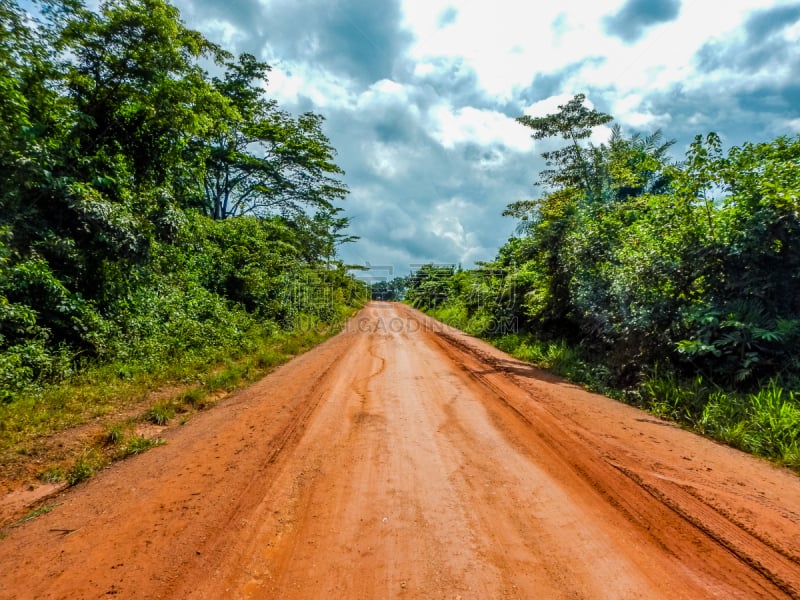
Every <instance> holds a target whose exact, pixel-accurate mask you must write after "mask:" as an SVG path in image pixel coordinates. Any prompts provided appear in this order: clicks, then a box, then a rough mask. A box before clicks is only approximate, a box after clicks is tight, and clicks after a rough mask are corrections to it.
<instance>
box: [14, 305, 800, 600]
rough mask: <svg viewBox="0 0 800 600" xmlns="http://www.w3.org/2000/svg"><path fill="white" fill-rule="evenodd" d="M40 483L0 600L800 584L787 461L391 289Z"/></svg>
mask: <svg viewBox="0 0 800 600" xmlns="http://www.w3.org/2000/svg"><path fill="white" fill-rule="evenodd" d="M168 442H169V443H168V444H167V445H165V446H162V447H159V448H156V449H154V450H152V451H150V452H148V453H146V454H144V455H142V456H139V457H136V458H135V459H132V460H128V461H125V462H123V463H120V464H117V465H115V466H114V467H113V468H110V469H107V470H105V471H104V472H102V473H101V474H99V475H98V476H97V477H95V478H93V479H92V480H91V481H89V482H87V483H86V484H82V485H80V486H78V487H76V488H75V489H73V490H71V491H69V492H68V493H65V494H63V495H62V496H60V497H58V498H56V499H54V502H60V503H61V504H60V505H59V506H57V507H56V508H55V509H54V510H52V512H50V513H48V514H45V515H42V516H41V517H39V518H37V519H35V520H33V521H30V522H28V523H26V524H24V525H22V526H19V527H16V528H13V529H11V530H9V531H8V535H7V537H6V538H5V539H3V540H0V598H3V599H6V598H37V599H39V598H69V599H78V598H111V597H118V598H176V599H183V598H208V599H216V598H288V599H294V598H298V599H299V598H304V599H306V598H312V599H313V598H320V599H322V598H325V599H329V598H462V599H467V598H479V599H487V598H526V599H528V598H544V599H551V598H592V599H594V598H646V599H653V598H670V599H676V598H691V599H697V598H724V599H730V598H800V478H798V477H797V476H795V475H793V474H791V473H789V472H786V471H783V470H780V469H777V468H775V467H773V466H771V465H770V464H767V463H765V462H763V461H760V460H757V459H754V458H751V457H749V456H746V455H744V454H742V453H739V452H737V451H735V450H732V449H730V448H727V447H724V446H720V445H718V444H715V443H713V442H710V441H708V440H705V439H702V438H700V437H698V436H696V435H693V434H691V433H688V432H685V431H682V430H680V429H678V428H677V427H674V426H672V425H669V424H667V423H664V422H662V421H659V420H657V419H654V418H652V417H651V416H649V415H648V414H647V413H643V412H641V411H638V410H635V409H633V408H631V407H628V406H625V405H622V404H619V403H616V402H614V401H611V400H608V399H606V398H603V397H601V396H598V395H594V394H590V393H587V392H585V391H583V390H581V389H579V388H577V387H575V386H572V385H570V384H567V383H564V382H563V381H561V380H559V379H556V378H554V377H551V376H549V375H547V374H546V373H543V372H541V371H538V370H536V369H534V368H531V367H530V366H528V365H525V364H523V363H520V362H518V361H516V360H514V359H511V358H509V357H508V356H507V355H505V354H503V353H501V352H499V351H497V350H495V349H494V348H492V347H490V346H488V345H487V344H484V343H482V342H480V341H478V340H475V339H473V338H470V337H468V336H465V335H464V334H461V333H458V332H457V331H455V330H452V329H450V328H447V327H444V326H442V325H440V324H437V323H435V322H433V321H431V320H429V319H427V318H426V317H424V316H423V315H421V314H420V313H417V312H415V311H412V310H410V309H408V308H407V307H404V306H402V305H395V304H385V303H373V304H370V305H369V306H368V307H367V308H366V309H365V310H364V311H362V312H361V313H360V314H359V316H358V317H357V318H356V319H354V320H353V321H351V322H350V324H349V325H348V327H347V329H346V331H345V332H343V333H342V334H340V335H338V336H336V337H335V338H332V339H331V340H329V341H328V342H326V343H324V344H322V345H321V346H319V347H318V348H316V349H315V350H312V351H311V352H309V353H307V354H305V355H303V356H301V357H299V358H297V359H295V360H293V361H292V362H290V363H288V364H287V365H285V366H283V367H281V368H279V369H277V370H276V371H275V372H274V373H273V374H271V375H270V376H268V377H267V378H265V379H264V380H262V381H261V382H259V383H258V384H256V385H254V386H252V387H250V388H249V389H247V390H245V391H243V392H240V393H238V394H236V395H234V396H233V397H231V398H230V399H229V400H227V401H225V402H224V403H222V404H221V405H220V406H219V407H217V408H215V409H213V410H211V411H209V412H207V413H203V414H200V415H198V416H197V417H195V418H193V419H192V420H191V421H190V422H189V423H188V424H187V425H185V426H184V427H182V428H179V429H177V430H175V431H174V432H172V433H171V434H170V436H169V439H168Z"/></svg>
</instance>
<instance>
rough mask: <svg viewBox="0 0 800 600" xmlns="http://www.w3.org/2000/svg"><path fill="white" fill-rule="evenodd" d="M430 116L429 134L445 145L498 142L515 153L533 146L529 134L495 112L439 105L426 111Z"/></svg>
mask: <svg viewBox="0 0 800 600" xmlns="http://www.w3.org/2000/svg"><path fill="white" fill-rule="evenodd" d="M430 118H431V121H432V123H431V134H432V135H433V137H434V138H435V139H436V140H437V141H438V142H439V143H440V144H441V145H442V146H444V147H445V148H453V147H455V146H456V145H457V144H463V143H470V142H471V143H475V144H478V145H481V146H493V145H502V146H505V147H507V148H511V149H513V150H516V151H518V152H525V151H529V150H530V149H531V148H532V147H533V144H532V142H531V139H530V133H529V132H528V131H526V130H525V128H524V127H522V126H521V125H520V124H519V123H517V122H516V121H515V120H514V119H512V118H510V117H508V116H506V115H504V114H502V113H499V112H497V111H492V110H481V109H477V108H473V107H471V106H467V107H464V108H459V109H454V108H453V107H452V106H449V105H445V104H440V105H438V106H436V107H434V108H433V109H432V110H431V111H430Z"/></svg>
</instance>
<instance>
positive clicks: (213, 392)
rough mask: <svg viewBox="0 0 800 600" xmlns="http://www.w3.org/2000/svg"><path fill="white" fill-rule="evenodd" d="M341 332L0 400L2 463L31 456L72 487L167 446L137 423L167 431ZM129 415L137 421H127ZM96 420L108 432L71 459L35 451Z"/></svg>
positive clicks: (267, 340)
mask: <svg viewBox="0 0 800 600" xmlns="http://www.w3.org/2000/svg"><path fill="white" fill-rule="evenodd" d="M338 330H339V327H338V326H337V325H331V326H323V325H320V326H317V327H308V328H305V329H304V330H299V331H290V332H279V333H277V334H272V335H270V336H267V337H263V338H259V339H255V340H251V341H252V343H251V344H250V345H249V348H248V349H247V350H246V351H245V350H241V349H240V350H239V351H236V352H234V351H228V352H225V351H224V349H222V350H217V351H215V352H214V353H213V355H205V356H187V357H184V359H182V360H170V361H169V362H168V363H165V364H163V365H149V366H148V367H147V368H141V366H140V365H127V366H126V365H119V364H110V365H97V366H94V367H89V368H88V369H86V370H85V371H84V372H83V373H81V374H80V375H77V376H75V377H73V378H72V379H70V380H68V381H65V382H62V383H61V384H58V385H51V386H48V387H46V388H44V389H41V390H39V391H38V392H37V393H28V394H27V395H24V396H22V397H18V398H15V399H14V400H13V401H12V402H5V403H0V458H2V457H4V456H13V457H15V458H14V460H29V459H30V460H33V456H34V455H36V457H37V460H43V461H44V462H45V464H47V462H48V461H49V462H51V464H50V465H49V466H48V467H46V468H45V469H43V470H42V471H41V472H40V474H39V479H40V480H41V481H42V482H46V483H60V482H67V483H68V484H69V485H76V484H77V483H80V482H81V481H85V480H86V479H88V478H90V477H91V476H92V475H94V474H95V473H97V472H98V471H99V470H101V469H102V468H104V467H105V466H106V465H108V464H109V463H111V462H113V461H115V460H120V459H124V458H126V457H129V456H133V455H136V454H141V453H142V452H145V451H147V450H149V449H150V448H152V447H154V446H159V445H161V444H163V443H165V442H164V440H162V439H160V438H148V437H145V436H142V435H139V434H136V433H134V429H135V423H136V422H147V423H151V424H155V425H159V426H166V425H169V424H170V422H171V421H172V420H173V419H174V418H175V416H176V414H178V413H183V416H182V417H181V421H180V422H181V424H183V423H185V422H187V420H188V419H189V416H190V415H191V414H192V413H193V412H196V411H198V410H205V409H208V408H210V407H211V406H213V405H214V404H215V403H216V402H217V401H218V400H219V399H220V392H224V393H226V394H227V393H229V392H232V391H234V390H236V389H238V388H241V387H244V386H246V385H247V384H249V383H251V382H252V381H255V380H257V379H260V378H261V377H263V376H264V375H266V374H267V373H268V372H269V371H270V370H272V369H274V368H275V367H276V366H278V365H280V364H283V363H284V362H286V361H288V360H289V359H290V358H292V356H294V355H297V354H300V353H302V352H305V351H306V350H308V349H310V348H312V347H313V346H315V345H317V344H319V343H320V342H322V341H324V340H325V339H327V338H328V337H330V336H331V335H333V334H335V333H336V332H337V331H338ZM208 373H211V375H207V374H208ZM172 390H174V391H172ZM164 391H167V393H166V395H165V393H164ZM131 411H135V412H136V413H137V414H138V415H139V416H138V417H135V416H134V417H131V416H130V413H131ZM120 414H122V415H124V414H128V416H119V415H120ZM96 419H99V420H100V421H101V422H102V421H106V431H105V433H104V434H103V435H101V436H99V437H98V438H97V440H95V442H94V443H92V444H90V445H89V446H87V447H86V448H83V449H82V450H80V452H79V453H78V454H77V455H73V456H72V458H71V459H70V458H66V459H65V458H64V457H63V455H59V456H55V455H52V456H47V455H44V456H42V455H41V454H37V452H39V453H41V451H42V448H41V447H40V446H41V444H40V443H39V442H38V441H37V440H44V439H46V438H47V437H48V436H50V435H52V434H55V433H58V432H60V431H64V430H67V429H70V428H72V427H75V426H79V425H82V424H84V423H87V422H90V421H94V420H96ZM33 449H35V450H36V451H34V450H33ZM61 454H63V452H62V453H61Z"/></svg>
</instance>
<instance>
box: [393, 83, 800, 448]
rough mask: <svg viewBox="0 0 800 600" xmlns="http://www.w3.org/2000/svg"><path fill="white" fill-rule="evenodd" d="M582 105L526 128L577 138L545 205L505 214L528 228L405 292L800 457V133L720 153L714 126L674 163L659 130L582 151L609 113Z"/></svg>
mask: <svg viewBox="0 0 800 600" xmlns="http://www.w3.org/2000/svg"><path fill="white" fill-rule="evenodd" d="M583 101H584V98H583V97H582V96H576V97H575V99H573V100H572V101H571V102H570V103H568V104H566V105H564V106H562V107H560V109H561V110H560V111H559V113H557V114H553V115H548V116H546V117H542V118H538V119H532V118H530V117H521V118H520V119H519V122H520V123H521V124H522V125H525V126H528V127H530V128H532V129H533V137H534V138H536V139H542V138H544V137H550V136H561V137H562V138H564V140H566V142H567V146H566V147H565V148H564V149H562V150H557V151H554V152H550V153H547V154H545V155H544V157H545V159H546V161H547V163H548V169H547V170H546V171H544V172H543V173H542V175H541V178H540V181H539V183H540V184H541V185H543V186H544V193H543V194H542V196H540V197H539V198H537V199H536V200H526V201H521V202H516V203H513V204H511V205H510V206H509V207H508V209H507V210H506V213H505V214H507V215H509V216H513V217H515V218H517V219H519V223H520V226H519V229H518V231H519V235H518V236H515V237H513V238H512V239H510V240H509V241H508V243H507V244H505V245H504V246H503V247H502V248H501V249H500V251H499V254H498V256H497V258H496V259H495V260H494V261H492V262H491V263H488V264H485V265H482V266H481V268H480V269H478V270H475V271H465V272H457V273H454V274H452V275H451V276H448V277H442V274H441V273H433V272H432V271H431V272H426V273H421V277H418V278H417V279H416V280H415V281H412V282H411V286H410V288H409V290H408V292H407V298H409V299H411V301H412V303H413V304H414V305H415V306H419V307H422V308H426V309H436V313H437V314H438V315H440V316H443V317H445V318H447V319H449V320H450V321H451V322H455V323H457V324H459V325H460V326H462V327H464V328H466V329H467V330H468V331H470V332H472V333H475V334H478V335H487V336H495V337H498V336H502V335H503V334H506V333H509V332H511V331H513V332H515V334H514V335H512V336H506V337H505V338H502V339H501V340H500V341H499V343H500V344H501V345H503V346H504V347H506V349H508V350H511V351H515V352H517V353H518V354H519V355H521V356H523V357H525V358H533V359H534V360H535V361H536V362H539V363H542V364H545V365H546V366H552V365H553V364H556V365H561V371H562V372H567V373H568V374H569V375H571V376H573V377H576V378H577V379H579V380H582V381H584V382H586V383H589V384H591V385H593V386H594V387H598V388H601V389H605V390H610V389H617V390H625V392H624V393H625V394H626V395H627V396H628V397H629V398H631V399H634V400H636V401H638V402H642V403H644V404H647V405H649V406H651V407H653V408H655V409H656V410H658V411H659V412H662V413H664V414H668V415H670V416H672V417H673V418H677V419H682V420H686V421H688V422H690V423H692V424H694V425H696V426H698V427H700V428H702V429H704V430H706V431H709V432H711V433H713V434H714V435H717V436H718V437H721V438H722V439H726V441H732V442H734V443H737V444H738V445H740V446H742V447H746V448H748V449H750V450H753V451H755V452H758V453H762V454H765V455H770V456H779V457H783V459H784V460H785V461H787V462H789V463H792V464H800V451H799V449H800V406H798V401H797V398H798V396H797V394H796V393H792V392H791V391H789V390H797V389H798V387H800V354H798V353H797V351H796V348H797V345H798V343H799V342H800V139H798V138H787V137H781V138H778V139H775V140H773V141H771V142H766V143H747V144H744V145H742V146H741V147H735V148H731V149H730V150H728V151H727V152H725V151H723V149H722V145H721V142H720V139H719V137H718V136H717V135H715V134H713V133H712V134H709V135H707V136H705V137H702V136H698V137H697V138H696V139H695V141H694V142H693V143H692V144H691V146H690V148H689V149H688V152H687V153H686V156H685V158H684V160H683V161H681V162H679V163H675V162H672V161H671V160H670V158H669V156H668V154H667V150H668V148H669V147H670V143H669V142H666V143H665V142H664V141H663V140H662V137H661V134H660V132H657V133H655V134H653V135H651V136H647V137H642V136H640V135H634V136H630V137H626V136H625V135H623V133H622V132H621V130H620V129H619V128H617V127H615V128H613V129H612V135H611V137H610V139H609V141H608V142H607V143H604V144H600V145H596V144H592V143H589V142H585V141H584V142H581V140H585V139H586V138H587V137H588V136H589V133H590V132H591V129H592V128H593V127H595V126H597V125H601V124H604V123H607V122H608V121H609V120H610V117H608V116H607V115H602V114H601V113H597V112H596V111H593V110H589V109H587V108H585V107H583ZM698 382H699V384H698ZM680 390H684V391H683V392H681V391H680ZM687 390H688V391H687ZM770 390H772V391H770ZM776 390H777V391H776ZM781 390H783V391H781ZM729 430H730V431H733V433H731V432H730V431H729ZM778 430H780V431H781V432H782V433H781V434H780V436H778V437H779V438H780V440H779V441H776V440H773V442H769V443H767V442H765V441H764V440H765V439H767V438H768V437H769V436H770V435H773V434H775V432H776V431H778ZM725 432H727V433H725ZM767 432H770V433H767Z"/></svg>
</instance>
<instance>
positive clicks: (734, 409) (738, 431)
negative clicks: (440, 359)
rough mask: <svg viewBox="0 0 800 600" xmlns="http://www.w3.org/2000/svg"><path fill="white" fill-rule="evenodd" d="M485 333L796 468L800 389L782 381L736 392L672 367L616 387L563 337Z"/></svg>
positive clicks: (565, 372) (450, 317) (799, 467)
mask: <svg viewBox="0 0 800 600" xmlns="http://www.w3.org/2000/svg"><path fill="white" fill-rule="evenodd" d="M429 312H430V314H431V315H432V316H434V317H435V318H437V319H439V320H441V321H443V322H445V323H448V324H449V325H453V326H455V327H461V328H462V329H464V325H465V324H467V325H469V324H470V323H469V322H468V320H467V319H466V313H465V311H462V310H460V309H459V308H458V307H445V308H441V309H437V310H435V311H429ZM472 325H475V323H472ZM473 329H474V327H473ZM465 331H467V333H472V334H473V335H480V332H478V333H475V332H472V331H469V330H468V329H465ZM484 337H485V338H486V339H487V341H489V342H491V343H492V344H494V345H495V346H496V347H497V348H499V349H500V350H502V351H504V352H506V353H508V354H511V355H512V356H514V357H516V358H518V359H520V360H524V361H526V362H529V363H531V364H534V365H536V366H538V367H541V368H543V369H547V370H549V371H551V372H553V373H555V374H557V375H561V376H563V377H566V378H567V379H569V380H571V381H573V382H575V383H578V384H581V385H583V386H584V387H586V388H587V389H590V390H592V391H595V392H599V393H602V394H605V395H607V396H611V397H613V398H617V399H622V400H624V401H626V402H628V403H629V404H634V405H636V406H639V407H641V408H644V409H646V410H648V411H649V412H651V413H653V414H654V415H656V416H659V417H662V418H665V419H669V420H672V421H675V422H677V423H680V424H681V425H683V426H685V427H688V428H690V429H692V430H694V431H697V432H698V433H701V434H703V435H706V436H708V437H711V438H713V439H716V440H718V441H721V442H723V443H725V444H728V445H730V446H733V447H735V448H738V449H740V450H744V451H745V452H749V453H751V454H755V455H757V456H761V457H764V458H768V459H770V460H772V461H774V462H776V463H778V464H780V465H783V466H786V467H789V468H791V469H794V470H796V471H798V472H800V392H798V391H793V390H790V389H786V388H784V387H783V386H782V385H781V383H780V382H777V381H769V382H767V383H766V384H765V385H764V386H763V387H762V388H761V389H760V390H758V391H757V392H755V393H752V394H736V393H731V392H727V391H725V390H722V389H720V388H719V387H717V386H714V385H710V384H708V383H707V382H705V381H704V380H703V378H702V377H695V378H694V379H679V378H678V377H677V376H676V375H675V374H673V373H671V372H667V373H660V372H658V371H657V370H656V371H654V372H653V373H651V374H650V375H649V376H648V377H647V378H646V379H645V380H644V381H643V382H641V383H640V384H639V386H638V387H637V388H634V389H626V390H620V389H615V388H613V387H610V386H609V384H608V381H609V380H610V373H609V371H608V369H606V368H605V367H604V366H602V365H596V364H592V363H591V362H589V361H587V360H585V359H584V358H583V357H582V356H581V353H580V350H579V349H576V348H574V347H571V346H570V345H569V344H567V343H566V342H564V341H542V340H537V339H535V338H533V337H532V336H528V335H520V334H516V333H512V334H507V335H503V336H495V337H492V336H484Z"/></svg>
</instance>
